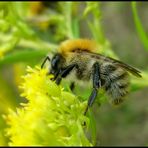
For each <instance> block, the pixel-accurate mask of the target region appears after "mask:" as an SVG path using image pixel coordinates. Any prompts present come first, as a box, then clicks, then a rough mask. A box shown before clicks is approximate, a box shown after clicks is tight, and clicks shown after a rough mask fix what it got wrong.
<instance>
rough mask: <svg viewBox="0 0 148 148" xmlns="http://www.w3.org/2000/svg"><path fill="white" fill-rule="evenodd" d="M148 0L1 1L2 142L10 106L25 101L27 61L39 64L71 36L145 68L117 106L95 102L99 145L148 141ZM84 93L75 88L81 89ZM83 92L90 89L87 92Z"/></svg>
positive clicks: (144, 142)
mask: <svg viewBox="0 0 148 148" xmlns="http://www.w3.org/2000/svg"><path fill="white" fill-rule="evenodd" d="M147 10H148V2H137V4H136V3H134V2H133V3H131V2H1V3H0V26H1V27H0V113H1V116H0V144H1V145H7V142H8V138H6V137H5V136H4V135H5V134H4V133H5V131H4V130H5V127H6V123H5V121H4V119H3V118H2V115H3V114H7V112H8V108H12V109H14V110H15V108H16V107H18V106H20V105H19V103H20V102H26V100H25V99H24V98H22V97H20V93H21V91H20V89H19V85H20V84H21V81H22V79H21V76H22V75H24V74H25V73H26V71H25V69H26V67H27V65H29V66H34V65H40V64H41V62H42V61H43V58H44V57H45V56H46V55H47V53H51V54H52V53H53V52H54V51H56V50H57V47H58V45H59V43H60V42H61V41H63V40H65V39H71V38H93V39H94V40H96V42H97V43H98V44H100V45H101V47H102V48H101V49H100V52H101V53H102V54H105V55H108V56H111V57H114V58H118V59H120V60H121V61H124V62H126V63H128V64H130V65H132V66H134V67H137V68H138V69H140V70H141V71H142V72H143V74H144V78H143V79H140V80H139V79H136V78H133V79H132V87H131V91H132V92H131V93H130V94H129V95H128V97H127V100H126V101H125V102H124V103H123V104H122V105H120V106H118V107H116V108H115V107H112V106H111V105H110V104H109V103H108V102H105V103H103V105H101V106H100V107H99V106H98V104H97V103H96V104H95V105H94V106H93V109H92V110H93V113H94V118H95V121H96V135H97V145H98V146H99V145H101V146H109V145H110V146H126V145H130V146H133V145H136V146H140V145H147V144H148V107H147V105H148V38H147V34H146V32H147V31H148V21H147V15H148V11H147ZM77 93H78V94H79V95H80V93H79V92H78V91H76V94H77ZM85 93H86V94H84V95H83V97H84V96H85V95H86V96H88V94H89V93H90V91H88V92H85Z"/></svg>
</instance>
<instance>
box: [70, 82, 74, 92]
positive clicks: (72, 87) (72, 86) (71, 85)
mask: <svg viewBox="0 0 148 148" xmlns="http://www.w3.org/2000/svg"><path fill="white" fill-rule="evenodd" d="M74 88H75V82H71V84H70V89H71V91H72V92H73V90H74Z"/></svg>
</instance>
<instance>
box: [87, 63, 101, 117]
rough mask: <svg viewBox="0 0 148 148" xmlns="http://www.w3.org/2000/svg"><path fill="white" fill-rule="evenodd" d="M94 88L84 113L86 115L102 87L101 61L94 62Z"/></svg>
mask: <svg viewBox="0 0 148 148" xmlns="http://www.w3.org/2000/svg"><path fill="white" fill-rule="evenodd" d="M92 68H93V74H92V75H93V90H92V92H91V95H90V97H89V100H88V103H87V107H86V109H85V112H84V115H86V113H87V111H88V108H89V107H91V106H92V104H93V103H94V101H95V98H96V97H97V94H98V89H99V88H100V87H101V77H100V66H99V63H97V62H96V63H94V65H93V67H92Z"/></svg>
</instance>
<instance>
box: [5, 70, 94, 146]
mask: <svg viewBox="0 0 148 148" xmlns="http://www.w3.org/2000/svg"><path fill="white" fill-rule="evenodd" d="M27 71H28V74H27V75H26V76H24V77H23V79H24V82H23V84H22V86H21V88H22V89H23V93H22V96H24V97H26V99H27V100H28V102H27V103H24V104H22V107H20V108H17V110H16V111H13V110H10V111H9V114H8V115H7V116H6V117H5V118H6V121H7V124H8V126H9V127H8V129H7V135H8V136H9V138H10V143H9V146H91V145H92V144H91V143H90V142H89V140H88V139H87V137H86V135H85V133H84V127H83V123H84V122H86V127H88V124H89V119H88V117H86V116H84V115H83V113H84V110H85V107H86V101H84V102H81V101H80V100H79V98H78V97H76V96H75V95H73V94H71V93H70V92H66V91H64V89H63V88H62V87H61V86H57V85H56V84H55V83H54V82H53V81H51V80H50V78H51V77H52V76H47V75H46V73H47V70H46V69H40V68H39V67H36V68H35V69H32V68H30V67H28V68H27Z"/></svg>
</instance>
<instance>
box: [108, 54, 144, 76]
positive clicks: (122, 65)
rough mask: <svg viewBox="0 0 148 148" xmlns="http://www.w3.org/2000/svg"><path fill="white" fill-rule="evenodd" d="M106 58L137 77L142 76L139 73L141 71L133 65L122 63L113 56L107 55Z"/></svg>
mask: <svg viewBox="0 0 148 148" xmlns="http://www.w3.org/2000/svg"><path fill="white" fill-rule="evenodd" d="M107 58H109V59H110V60H111V61H113V63H115V64H117V65H118V66H120V67H122V68H124V69H126V70H127V71H129V72H130V73H132V74H133V75H135V76H137V77H142V76H141V75H140V73H141V72H140V71H139V70H137V69H136V68H134V67H132V66H130V65H128V64H126V63H124V62H121V61H119V60H116V59H113V58H110V57H107Z"/></svg>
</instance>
